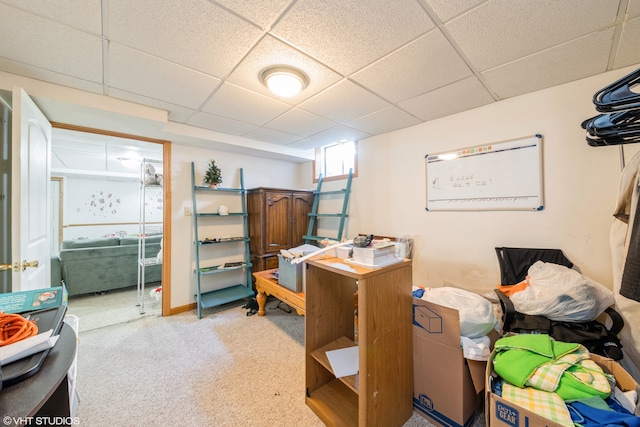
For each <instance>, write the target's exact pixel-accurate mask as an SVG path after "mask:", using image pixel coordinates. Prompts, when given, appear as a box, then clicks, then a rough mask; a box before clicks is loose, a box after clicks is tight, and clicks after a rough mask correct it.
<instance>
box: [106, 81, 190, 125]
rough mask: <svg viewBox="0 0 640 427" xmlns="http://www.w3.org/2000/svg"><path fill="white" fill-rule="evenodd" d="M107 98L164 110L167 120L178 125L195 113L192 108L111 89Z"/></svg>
mask: <svg viewBox="0 0 640 427" xmlns="http://www.w3.org/2000/svg"><path fill="white" fill-rule="evenodd" d="M109 96H113V97H114V98H118V99H124V100H125V101H131V102H135V103H137V104H141V105H148V106H150V107H154V108H159V109H161V110H165V111H166V112H167V113H168V117H169V120H171V121H174V122H178V123H184V122H185V121H186V120H187V119H188V118H189V117H190V116H191V115H192V114H193V113H194V112H195V111H196V110H194V109H192V108H187V107H182V106H180V105H176V104H171V103H169V102H165V101H162V100H159V99H153V98H149V97H148V96H143V95H139V94H137V93H131V92H127V91H123V90H120V89H116V88H113V87H112V88H110V89H109Z"/></svg>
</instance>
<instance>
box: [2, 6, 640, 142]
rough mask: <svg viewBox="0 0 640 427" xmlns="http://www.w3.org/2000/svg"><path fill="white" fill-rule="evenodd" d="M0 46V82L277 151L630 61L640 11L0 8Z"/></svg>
mask: <svg viewBox="0 0 640 427" xmlns="http://www.w3.org/2000/svg"><path fill="white" fill-rule="evenodd" d="M0 37H1V38H2V40H4V42H3V43H1V44H0V71H6V72H8V73H12V74H17V75H20V76H25V77H29V78H31V79H36V80H42V81H46V82H51V83H55V84H58V85H62V86H68V87H71V88H76V89H80V90H83V91H86V92H90V93H95V94H100V95H106V96H108V97H109V98H117V99H120V100H126V101H131V102H134V103H138V104H143V105H147V106H151V107H154V108H159V109H162V110H166V111H167V112H168V120H169V122H168V124H170V125H172V126H167V127H166V129H165V135H166V136H165V138H166V139H169V140H172V139H175V138H179V133H180V132H183V133H185V134H186V133H187V132H186V131H185V129H189V130H190V131H189V132H188V133H190V134H195V133H197V132H194V129H204V130H206V131H214V132H215V133H214V135H216V137H215V138H211V142H214V141H216V142H223V143H228V144H230V145H236V146H239V147H240V148H242V146H243V145H246V146H247V148H249V147H250V146H251V145H252V144H250V142H254V141H257V142H259V143H261V144H264V145H265V146H269V147H272V149H273V151H274V152H277V151H278V150H284V149H296V150H310V149H312V148H314V147H316V146H320V145H324V144H327V143H330V142H333V141H336V140H341V139H354V140H361V139H364V138H367V137H369V136H372V135H378V134H383V133H386V132H390V131H394V130H397V129H402V128H405V127H409V126H413V125H417V124H419V123H423V122H426V121H429V120H433V119H436V118H439V117H443V116H447V115H450V114H454V113H457V112H461V111H465V110H469V109H472V108H476V107H480V106H483V105H487V104H491V103H494V102H499V101H500V100H503V99H506V98H510V97H514V96H517V95H521V94H525V93H528V92H532V91H536V90H540V89H543V88H547V87H551V86H555V85H559V84H563V83H567V82H570V81H574V80H578V79H582V78H585V77H588V76H591V75H595V74H600V73H603V72H605V71H609V70H614V69H618V68H622V67H626V66H629V65H633V64H637V63H640V0H536V1H531V0H489V1H480V0H464V1H463V0H210V1H205V0H163V1H162V2H158V1H157V0H136V1H130V0H83V1H77V0H56V1H51V0H0ZM7 40H10V42H7ZM282 64H284V65H291V66H295V67H296V68H298V69H300V70H302V71H304V72H305V73H306V74H307V75H308V77H309V81H310V83H309V85H308V86H307V87H306V88H305V89H304V90H303V91H302V92H301V93H300V94H299V95H297V96H295V97H293V98H279V97H277V96H274V95H272V94H270V93H269V92H268V90H267V89H266V87H265V86H264V85H263V84H262V83H261V82H260V80H259V78H258V75H259V73H260V71H261V70H263V69H264V68H265V67H268V66H271V65H282ZM96 111H99V109H98V110H96ZM47 114H48V115H50V116H53V118H52V119H53V120H55V121H60V122H70V121H74V120H76V121H81V120H80V119H79V118H78V117H76V116H68V117H65V116H64V114H63V113H62V112H56V111H49V112H47ZM87 114H88V113H87ZM86 121H88V122H89V123H90V122H91V119H90V118H87V119H86ZM76 124H85V123H76ZM169 128H170V129H172V130H171V131H168V130H167V129H169ZM171 132H173V133H174V134H171ZM203 135H205V133H203ZM151 136H154V137H161V135H151ZM207 138H209V137H204V139H207Z"/></svg>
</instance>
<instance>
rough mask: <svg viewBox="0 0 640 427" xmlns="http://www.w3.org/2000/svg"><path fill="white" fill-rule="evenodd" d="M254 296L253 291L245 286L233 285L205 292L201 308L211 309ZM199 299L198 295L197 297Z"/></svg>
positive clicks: (201, 299) (201, 300)
mask: <svg viewBox="0 0 640 427" xmlns="http://www.w3.org/2000/svg"><path fill="white" fill-rule="evenodd" d="M252 296H253V290H251V289H249V288H248V287H246V286H244V285H233V286H229V287H228V288H223V289H217V290H215V291H210V292H205V293H203V294H201V295H200V307H201V308H211V307H216V306H219V305H222V304H226V303H228V302H233V301H237V300H240V299H243V298H249V297H252ZM195 297H196V298H197V295H196V296H195Z"/></svg>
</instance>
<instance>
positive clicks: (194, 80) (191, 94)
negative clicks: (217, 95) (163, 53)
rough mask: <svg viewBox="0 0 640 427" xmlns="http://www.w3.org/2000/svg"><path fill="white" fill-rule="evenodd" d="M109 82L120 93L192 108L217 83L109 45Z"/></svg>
mask: <svg viewBox="0 0 640 427" xmlns="http://www.w3.org/2000/svg"><path fill="white" fill-rule="evenodd" d="M109 83H110V85H111V86H113V87H115V88H118V89H121V90H125V91H128V92H132V93H136V94H139V95H144V96H147V97H149V98H154V99H162V100H164V101H166V102H170V103H172V104H176V105H181V106H183V107H188V108H194V109H196V108H199V107H200V105H202V103H203V102H204V101H205V100H206V98H207V96H209V94H210V93H211V92H212V91H213V90H214V89H215V88H216V87H217V86H218V85H219V84H220V80H218V79H216V78H214V77H211V76H208V75H206V74H203V73H199V72H197V71H194V70H191V69H189V68H185V67H182V66H180V65H177V64H174V63H171V62H167V61H163V60H161V59H159V58H156V57H153V56H150V55H146V54H143V53H141V52H138V51H135V50H132V49H129V48H127V47H124V46H122V45H119V44H117V43H111V44H110V47H109Z"/></svg>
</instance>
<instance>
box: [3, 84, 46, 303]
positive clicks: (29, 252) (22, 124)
mask: <svg viewBox="0 0 640 427" xmlns="http://www.w3.org/2000/svg"><path fill="white" fill-rule="evenodd" d="M12 101H13V113H12V116H13V117H12V121H13V123H12V128H11V131H12V154H11V166H12V174H11V178H12V186H11V195H12V197H11V232H12V238H11V252H12V254H11V255H12V261H13V263H14V269H13V275H12V278H11V280H12V291H14V292H16V291H24V290H29V289H41V288H49V287H51V263H50V258H51V247H50V242H49V241H50V238H51V230H50V228H49V224H50V221H51V205H50V190H49V179H50V178H49V177H50V175H51V123H49V121H48V120H47V118H46V117H45V116H44V114H42V112H41V111H40V110H39V109H38V107H37V106H36V104H35V103H34V102H33V101H32V100H31V98H29V96H28V95H27V94H26V92H25V91H24V90H22V89H21V88H14V90H13V100H12ZM16 263H17V267H18V268H15V267H16Z"/></svg>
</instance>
